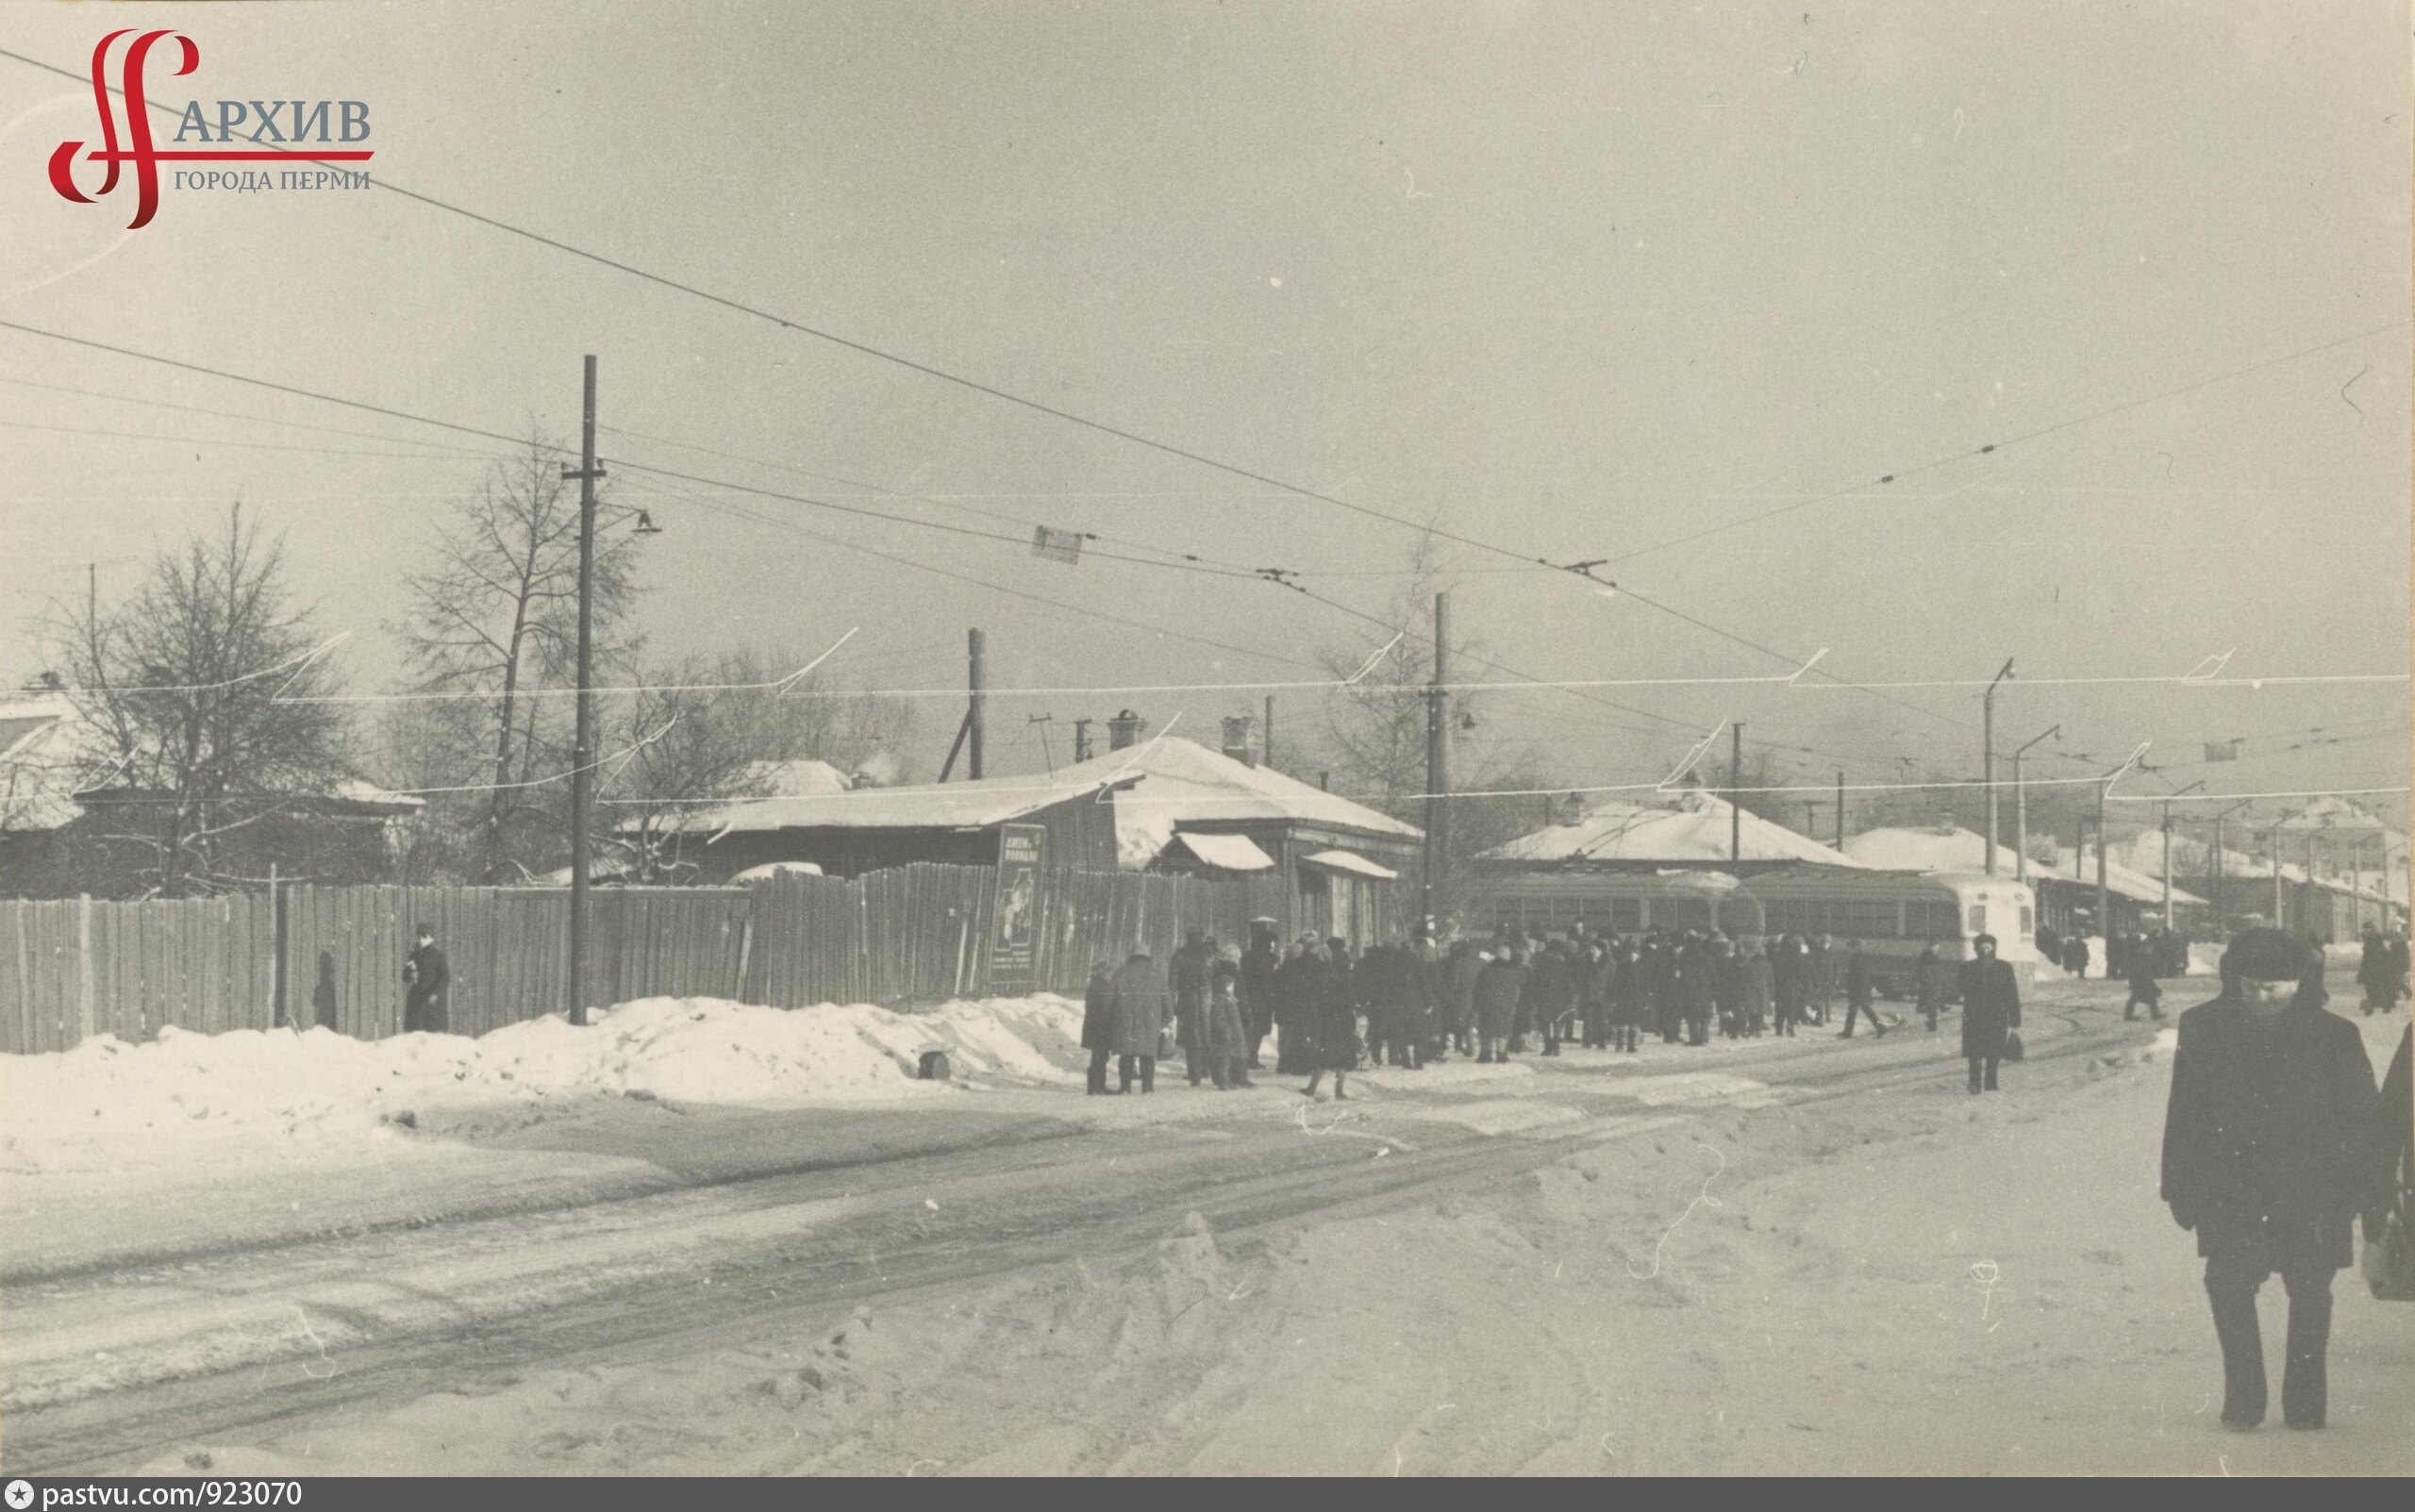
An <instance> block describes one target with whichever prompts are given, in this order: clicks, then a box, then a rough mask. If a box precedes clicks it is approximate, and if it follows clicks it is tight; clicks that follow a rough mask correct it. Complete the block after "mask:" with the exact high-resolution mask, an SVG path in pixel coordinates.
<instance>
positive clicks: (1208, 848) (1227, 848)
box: [1173, 835, 1274, 872]
mask: <svg viewBox="0 0 2415 1512" xmlns="http://www.w3.org/2000/svg"><path fill="white" fill-rule="evenodd" d="M1173 843H1174V844H1175V845H1179V846H1181V847H1182V848H1183V849H1184V850H1186V851H1189V852H1190V853H1191V856H1192V857H1193V858H1195V859H1197V860H1200V861H1203V862H1205V863H1207V864H1208V865H1209V866H1212V867H1218V868H1221V869H1223V870H1224V871H1226V872H1269V871H1273V870H1274V857H1273V856H1269V855H1267V854H1266V853H1265V852H1264V851H1261V850H1259V849H1258V848H1257V842H1256V841H1254V840H1252V839H1250V838H1249V837H1248V836H1246V835H1176V836H1175V837H1174V840H1173Z"/></svg>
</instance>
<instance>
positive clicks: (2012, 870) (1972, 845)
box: [1845, 825, 2206, 906]
mask: <svg viewBox="0 0 2415 1512" xmlns="http://www.w3.org/2000/svg"><path fill="white" fill-rule="evenodd" d="M1845 854H1846V855H1847V856H1852V857H1853V858H1854V859H1855V860H1857V861H1859V862H1860V863H1861V864H1862V865H1864V866H1874V867H1880V868H1883V869H1885V870H1887V871H1890V872H1985V871H1986V870H1987V865H1988V841H1987V838H1986V837H1985V836H1983V835H1977V834H1974V833H1973V832H1972V831H1970V830H1967V829H1963V828H1960V827H1959V826H1957V825H1942V826H1930V827H1926V828H1919V827H1906V828H1889V829H1867V830H1864V831H1862V832H1861V833H1860V834H1858V835H1856V836H1855V837H1853V838H1852V839H1849V840H1847V841H1845ZM2061 855H2062V860H2061V862H2060V863H2059V865H2058V866H2051V867H2050V866H2047V865H2046V864H2044V863H2043V862H2040V861H2032V862H2030V863H2029V866H2028V872H2029V880H2030V882H2031V883H2032V884H2036V883H2040V882H2051V881H2060V882H2083V883H2085V884H2086V885H2088V886H2090V887H2093V886H2095V884H2096V863H2095V853H2094V852H2092V851H2091V852H2090V853H2089V858H2088V861H2087V863H2086V865H2085V867H2084V868H2083V870H2085V872H2087V875H2086V876H2084V877H2075V876H2074V875H2073V874H2072V859H2071V853H2070V852H2069V851H2064V852H2062V853H2061ZM1996 872H1997V873H1998V874H1999V875H2003V876H2018V875H2019V874H2020V873H2021V872H2022V866H2021V857H2020V856H2019V855H2018V854H2016V853H2015V852H2014V850H2013V848H2012V847H2011V846H2009V845H2006V844H2003V843H2001V842H1999V843H1998V844H1997V846H1996ZM2105 890H2106V891H2107V892H2110V893H2113V894H2116V895H2117V896H2120V897H2124V898H2129V899H2131V900H2133V901H2135V902H2139V903H2152V904H2156V905H2158V906H2160V905H2161V904H2162V902H2163V881H2162V879H2161V878H2159V877H2151V876H2147V875H2145V874H2144V873H2142V872H2134V871H2132V870H2130V868H2128V867H2126V866H2124V865H2123V864H2122V863H2121V862H2119V861H2115V860H2113V859H2111V858H2110V857H2107V861H2106V865H2105ZM2172 901H2173V902H2174V903H2188V904H2193V903H2203V902H2205V901H2206V900H2205V899H2203V898H2200V897H2198V896H2197V895H2196V894H2194V893H2191V892H2187V891H2184V890H2182V889H2179V888H2174V889H2172Z"/></svg>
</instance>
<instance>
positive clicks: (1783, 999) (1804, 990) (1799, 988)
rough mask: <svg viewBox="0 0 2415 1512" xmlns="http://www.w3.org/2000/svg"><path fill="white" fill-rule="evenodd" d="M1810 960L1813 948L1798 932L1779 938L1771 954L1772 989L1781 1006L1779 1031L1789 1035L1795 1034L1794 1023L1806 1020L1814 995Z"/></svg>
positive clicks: (1779, 1008) (1778, 1006) (1778, 1020)
mask: <svg viewBox="0 0 2415 1512" xmlns="http://www.w3.org/2000/svg"><path fill="white" fill-rule="evenodd" d="M1810 962H1811V948H1810V947H1809V946H1808V945H1806V944H1805V943H1804V942H1803V939H1802V938H1801V937H1800V936H1797V935H1789V936H1787V937H1786V938H1785V939H1781V940H1779V941H1778V943H1777V949H1776V951H1775V952H1774V954H1772V955H1771V956H1770V990H1771V995H1772V997H1773V998H1774V1006H1775V1008H1776V1010H1777V1032H1778V1033H1780V1034H1782V1035H1785V1036H1786V1037H1787V1038H1793V1037H1794V1026H1795V1025H1796V1024H1798V1023H1801V1022H1803V1008H1804V1005H1805V1004H1806V1003H1807V1002H1808V1001H1809V998H1810V986H1809V984H1808V983H1807V981H1806V980H1805V978H1806V976H1807V973H1808V972H1810V970H1811V965H1810Z"/></svg>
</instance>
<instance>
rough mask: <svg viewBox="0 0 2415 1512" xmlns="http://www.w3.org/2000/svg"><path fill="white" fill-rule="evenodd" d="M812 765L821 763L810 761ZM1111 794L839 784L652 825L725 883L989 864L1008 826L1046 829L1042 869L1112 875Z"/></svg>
mask: <svg viewBox="0 0 2415 1512" xmlns="http://www.w3.org/2000/svg"><path fill="white" fill-rule="evenodd" d="M816 764H817V765H818V764H819V763H816ZM1115 806H1116V795H1115V793H1114V792H1113V791H1112V785H1111V784H1110V783H1108V781H1106V780H1105V779H1104V778H1098V779H1089V778H1068V777H1066V776H1064V775H1059V776H1057V777H1047V776H1042V775H1040V774H1038V773H1033V774H1031V775H1027V776H1014V777H985V778H983V779H981V780H980V781H978V782H948V783H927V784H921V785H917V786H913V787H899V788H850V787H841V788H838V789H830V790H825V791H820V792H808V793H804V794H799V795H794V796H774V797H768V798H741V799H738V800H734V801H733V802H731V803H728V804H725V805H717V806H712V807H708V808H704V809H700V810H698V811H694V812H691V813H686V814H682V815H677V816H675V817H673V818H671V819H670V820H668V821H665V822H660V827H664V828H667V829H669V830H671V831H672V832H673V836H674V839H673V840H672V841H671V842H670V843H671V845H672V846H673V847H674V849H675V853H676V856H677V857H678V859H679V860H680V861H681V862H684V863H692V864H694V865H695V866H696V867H697V868H698V872H697V877H696V880H698V881H701V882H726V881H728V880H729V879H730V878H731V877H733V876H735V875H736V874H737V873H739V872H743V871H746V870H747V869H749V868H751V867H758V866H764V865H768V864H771V863H774V862H780V861H809V862H811V863H812V864H814V865H816V866H818V867H820V868H822V870H823V872H824V874H825V875H829V876H838V877H852V876H860V875H862V874H863V873H864V872H878V871H883V870H886V869H887V868H890V867H897V866H908V865H910V864H912V863H914V862H916V861H936V862H941V863H944V864H947V865H952V866H994V865H996V864H997V860H998V840H999V836H1000V834H1001V833H1002V832H1003V830H1004V828H1005V826H1007V825H1009V824H1018V825H1036V826H1038V827H1039V828H1041V830H1044V831H1045V832H1046V834H1047V839H1046V840H1045V842H1044V843H1045V846H1046V861H1045V864H1046V865H1047V866H1049V867H1050V868H1066V867H1081V868H1090V869H1094V870H1097V871H1111V870H1113V869H1114V867H1115V864H1116V856H1115Z"/></svg>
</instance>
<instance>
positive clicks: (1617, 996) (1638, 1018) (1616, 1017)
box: [1610, 942, 1652, 1052]
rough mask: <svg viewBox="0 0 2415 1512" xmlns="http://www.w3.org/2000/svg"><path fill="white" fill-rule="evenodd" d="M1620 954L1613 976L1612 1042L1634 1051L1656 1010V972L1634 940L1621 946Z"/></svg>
mask: <svg viewBox="0 0 2415 1512" xmlns="http://www.w3.org/2000/svg"><path fill="white" fill-rule="evenodd" d="M1618 957H1619V963H1618V969H1617V971H1616V972H1613V973H1612V975H1611V977H1610V1012H1611V1019H1610V1044H1611V1048H1613V1049H1615V1050H1619V1051H1622V1052H1626V1051H1634V1050H1636V1049H1637V1048H1638V1047H1637V1045H1636V1037H1637V1036H1638V1035H1639V1034H1641V1032H1642V1029H1643V1021H1644V1019H1645V1018H1646V1017H1648V1016H1649V1015H1650V1013H1651V1011H1652V982H1651V975H1652V972H1651V968H1650V967H1649V966H1648V965H1646V964H1645V962H1644V958H1643V952H1642V951H1641V949H1639V948H1638V947H1637V946H1636V945H1634V944H1633V943H1632V942H1629V943H1626V944H1623V945H1621V946H1620V947H1619V952H1618Z"/></svg>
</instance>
